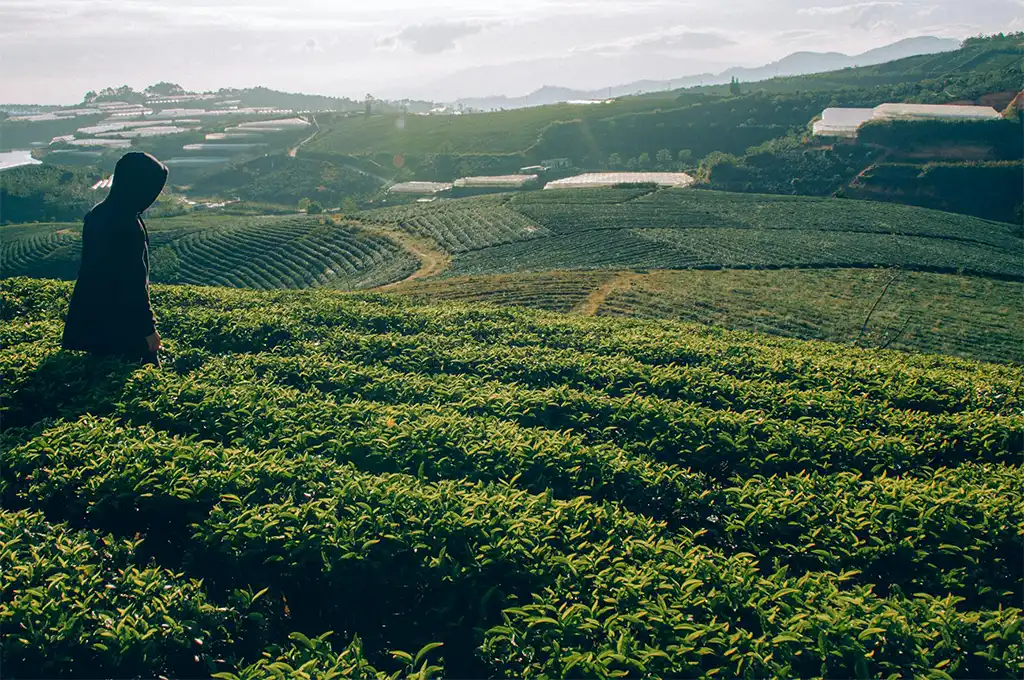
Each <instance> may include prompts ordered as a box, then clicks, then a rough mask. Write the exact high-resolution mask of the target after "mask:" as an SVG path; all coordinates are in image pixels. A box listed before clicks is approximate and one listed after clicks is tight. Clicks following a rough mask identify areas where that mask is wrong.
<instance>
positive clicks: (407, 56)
mask: <svg viewBox="0 0 1024 680" xmlns="http://www.w3.org/2000/svg"><path fill="white" fill-rule="evenodd" d="M1011 30H1018V31H1019V30H1024V0H853V1H852V2H851V1H849V0H771V1H770V2H769V1H768V0H711V1H708V0H700V1H695V2H690V1H689V0H516V1H514V2H504V1H502V0H472V1H470V0H372V1H370V2H367V1H366V0H360V1H359V2H353V1H350V0H287V1H283V0H242V1H232V0H0V102H4V103H73V102H77V101H79V100H80V99H81V97H82V95H83V94H84V93H85V92H86V91H87V90H90V89H99V88H102V87H105V86H110V85H121V84H129V85H132V86H135V87H138V88H141V87H144V86H145V85H148V84H150V83H153V82H157V81H161V80H170V81H173V82H177V83H179V84H181V85H183V86H184V87H186V88H188V89H196V90H204V89H216V88H220V87H229V86H237V87H244V86H251V85H266V86H268V87H273V88H276V89H283V90H289V91H303V92H315V93H322V94H333V95H347V96H353V97H362V96H363V95H365V94H366V93H368V92H369V93H372V94H374V95H376V96H387V97H398V96H403V95H409V96H421V97H423V96H433V97H436V98H450V97H455V96H471V95H489V94H508V95H521V94H525V93H526V90H528V89H532V87H533V86H535V85H537V84H550V85H567V86H573V87H595V88H596V87H600V86H603V85H614V84H618V83H619V82H620V81H621V82H627V81H628V80H632V79H639V78H644V77H650V78H671V77H674V76H684V75H690V74H694V73H701V72H707V71H716V70H722V69H724V68H726V67H728V66H734V65H744V66H756V65H761V64H764V63H767V62H769V61H772V60H775V59H778V58H780V57H782V56H785V55H786V54H789V53H790V52H794V51H799V50H815V51H841V52H846V53H848V54H854V53H858V52H863V51H866V50H868V49H871V48H874V47H878V46H881V45H884V44H887V43H890V42H894V41H896V40H899V39H901V38H906V37H911V36H918V35H937V36H941V37H955V38H963V37H966V36H969V35H976V34H979V33H992V32H999V31H1011ZM516 62H527V63H525V64H519V65H518V66H516V65H513V66H510V67H509V68H508V69H499V70H497V71H496V70H494V69H490V70H487V71H486V73H487V74H488V76H487V78H488V80H486V81H484V82H481V80H480V78H476V79H474V78H472V77H470V76H471V75H472V73H473V71H470V73H468V74H465V75H466V77H465V78H463V77H462V76H460V75H458V74H459V73H460V72H461V71H463V70H465V69H476V71H477V72H479V71H480V69H479V67H481V66H493V65H503V64H515V63H516ZM531 62H532V63H531ZM546 63H547V64H550V65H549V66H545V64H546ZM503 74H504V75H503ZM453 75H454V77H453ZM569 81H571V82H569Z"/></svg>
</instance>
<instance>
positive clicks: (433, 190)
mask: <svg viewBox="0 0 1024 680" xmlns="http://www.w3.org/2000/svg"><path fill="white" fill-rule="evenodd" d="M451 188H452V185H451V184H448V183H446V182H400V183H398V184H395V185H393V186H392V187H391V188H390V189H388V191H389V192H390V193H393V194H439V193H441V192H443V191H451Z"/></svg>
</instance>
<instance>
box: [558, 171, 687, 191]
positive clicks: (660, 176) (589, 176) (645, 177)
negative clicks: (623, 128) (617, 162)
mask: <svg viewBox="0 0 1024 680" xmlns="http://www.w3.org/2000/svg"><path fill="white" fill-rule="evenodd" d="M693 182H694V179H693V177H692V176H690V175H688V174H686V173H685V172H592V173H586V174H583V175H576V176H575V177H566V178H565V179H559V180H555V181H554V182H548V183H547V185H546V186H545V187H544V188H545V189H583V188H593V187H611V186H615V185H616V184H658V185H661V186H663V187H688V186H690V185H691V184H693Z"/></svg>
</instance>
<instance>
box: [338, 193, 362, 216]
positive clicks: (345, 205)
mask: <svg viewBox="0 0 1024 680" xmlns="http://www.w3.org/2000/svg"><path fill="white" fill-rule="evenodd" d="M341 212H343V213H345V214H346V215H350V214H352V213H355V212H359V204H358V203H356V201H355V199H354V198H352V197H351V196H346V197H345V198H343V199H342V201H341Z"/></svg>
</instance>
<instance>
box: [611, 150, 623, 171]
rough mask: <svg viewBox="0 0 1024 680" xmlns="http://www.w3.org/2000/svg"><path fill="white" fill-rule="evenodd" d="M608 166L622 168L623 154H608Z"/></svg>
mask: <svg viewBox="0 0 1024 680" xmlns="http://www.w3.org/2000/svg"><path fill="white" fill-rule="evenodd" d="M608 167H609V168H621V167H622V156H620V155H619V154H617V153H613V154H611V155H609V156H608Z"/></svg>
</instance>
